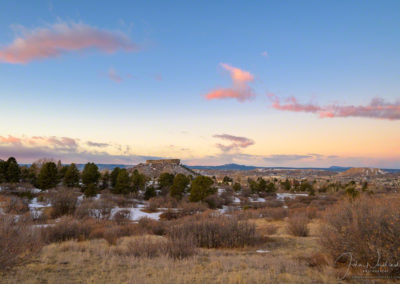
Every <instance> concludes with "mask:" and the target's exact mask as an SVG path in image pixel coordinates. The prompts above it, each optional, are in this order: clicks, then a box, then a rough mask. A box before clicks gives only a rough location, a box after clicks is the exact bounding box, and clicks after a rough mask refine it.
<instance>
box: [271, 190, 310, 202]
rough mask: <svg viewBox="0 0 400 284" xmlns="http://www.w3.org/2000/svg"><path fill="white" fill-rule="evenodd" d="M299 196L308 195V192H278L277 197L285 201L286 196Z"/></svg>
mask: <svg viewBox="0 0 400 284" xmlns="http://www.w3.org/2000/svg"><path fill="white" fill-rule="evenodd" d="M297 196H308V194H307V193H287V192H284V193H277V194H276V199H277V200H280V201H284V200H285V198H291V199H295V198H296V197H297Z"/></svg>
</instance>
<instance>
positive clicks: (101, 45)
mask: <svg viewBox="0 0 400 284" xmlns="http://www.w3.org/2000/svg"><path fill="white" fill-rule="evenodd" d="M20 29H21V30H22V34H21V35H19V36H18V37H17V38H15V39H14V41H13V42H12V43H11V44H9V45H7V46H5V47H3V48H1V49H0V62H1V61H2V62H6V63H11V64H24V63H28V62H31V61H33V60H38V59H45V58H52V57H57V56H60V55H62V54H65V53H68V52H72V51H78V50H86V49H96V50H99V51H102V52H105V53H114V52H116V51H117V50H124V51H137V50H138V49H139V48H138V46H137V45H136V44H135V43H133V42H132V41H131V40H130V39H129V37H128V36H127V35H126V34H124V33H123V32H120V31H109V30H104V29H99V28H96V27H91V26H89V25H85V24H83V23H74V22H71V23H66V22H60V23H56V24H53V25H50V26H47V27H44V28H36V29H33V30H27V29H26V28H23V27H22V28H20Z"/></svg>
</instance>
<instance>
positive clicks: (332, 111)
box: [268, 94, 400, 120]
mask: <svg viewBox="0 0 400 284" xmlns="http://www.w3.org/2000/svg"><path fill="white" fill-rule="evenodd" d="M268 97H269V98H270V99H271V101H272V107H273V108H274V109H277V110H283V111H293V112H309V113H315V114H318V115H319V117H321V118H334V117H368V118H377V119H388V120H399V119H400V101H397V102H395V103H388V102H386V101H385V100H384V99H382V98H375V99H373V100H372V101H371V102H370V103H369V104H368V105H365V106H354V105H348V106H343V105H337V104H332V105H327V106H318V105H315V104H301V103H299V102H298V101H297V99H296V98H294V97H290V98H288V99H287V100H285V102H284V103H282V102H281V100H280V98H279V97H277V96H276V95H274V94H268Z"/></svg>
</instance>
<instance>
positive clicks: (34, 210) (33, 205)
mask: <svg viewBox="0 0 400 284" xmlns="http://www.w3.org/2000/svg"><path fill="white" fill-rule="evenodd" d="M50 206H51V204H42V203H39V202H38V200H37V198H36V197H35V198H33V199H32V200H31V202H30V203H29V210H30V211H31V215H32V217H33V218H38V217H39V216H40V215H42V213H43V212H42V208H44V207H50Z"/></svg>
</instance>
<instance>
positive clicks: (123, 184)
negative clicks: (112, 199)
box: [114, 169, 130, 194]
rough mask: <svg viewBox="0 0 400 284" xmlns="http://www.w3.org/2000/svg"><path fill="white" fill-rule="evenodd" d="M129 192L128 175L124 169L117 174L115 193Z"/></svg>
mask: <svg viewBox="0 0 400 284" xmlns="http://www.w3.org/2000/svg"><path fill="white" fill-rule="evenodd" d="M129 191H130V179H129V173H128V171H127V170H126V169H121V170H120V171H119V173H118V177H117V182H116V184H115V188H114V192H115V193H124V194H125V193H128V192H129Z"/></svg>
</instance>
